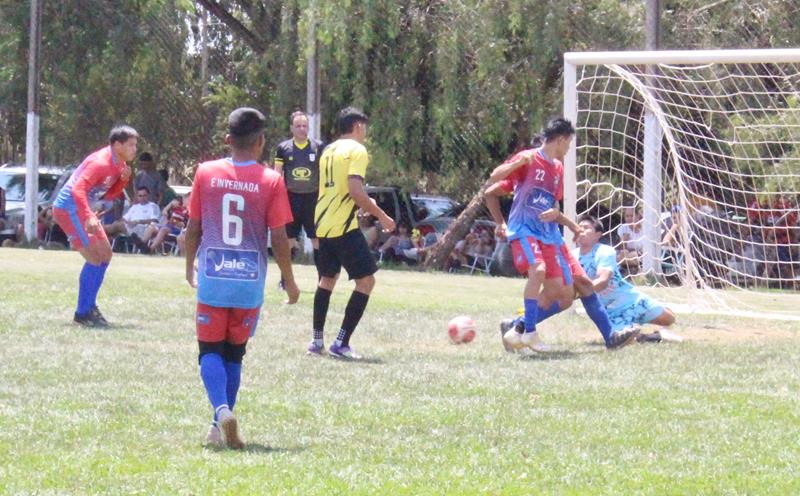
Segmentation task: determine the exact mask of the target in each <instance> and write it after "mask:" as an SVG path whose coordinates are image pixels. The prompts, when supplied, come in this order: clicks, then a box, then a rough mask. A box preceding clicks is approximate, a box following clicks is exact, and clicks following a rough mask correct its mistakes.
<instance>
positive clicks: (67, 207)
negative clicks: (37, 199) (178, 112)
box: [53, 126, 139, 327]
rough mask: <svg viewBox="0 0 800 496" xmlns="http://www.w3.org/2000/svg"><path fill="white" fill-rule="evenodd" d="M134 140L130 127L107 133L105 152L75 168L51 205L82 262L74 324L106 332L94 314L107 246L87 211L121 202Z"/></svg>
mask: <svg viewBox="0 0 800 496" xmlns="http://www.w3.org/2000/svg"><path fill="white" fill-rule="evenodd" d="M138 139H139V134H138V133H137V132H136V130H135V129H133V128H132V127H130V126H117V127H115V128H114V129H112V130H111V133H110V134H109V137H108V146H106V147H103V148H101V149H99V150H97V151H96V152H94V153H92V154H91V155H89V156H88V157H86V158H85V159H84V160H83V162H81V165H79V166H78V168H77V169H75V172H73V173H72V176H70V178H69V180H68V181H67V183H66V184H65V185H64V186H63V187H62V188H61V191H59V193H58V196H57V197H56V200H55V201H54V202H53V218H54V219H55V221H56V222H57V223H58V225H59V227H61V229H62V230H63V231H64V233H66V235H67V238H68V239H69V241H70V245H72V248H73V249H75V250H78V252H80V254H81V255H82V256H83V258H84V259H85V260H86V263H84V265H83V269H82V270H81V275H80V278H79V286H78V306H77V308H76V309H75V317H74V320H75V322H76V323H78V324H81V325H84V326H87V327H108V322H107V321H106V319H105V317H103V314H102V313H100V310H99V309H98V308H97V293H98V292H99V291H100V286H101V285H102V284H103V278H104V277H105V273H106V269H107V268H108V263H109V262H110V261H111V244H110V243H109V242H108V237H107V236H106V233H105V231H104V230H103V226H102V224H101V223H100V219H98V218H97V216H96V215H95V214H94V212H93V211H92V203H94V202H95V201H97V200H100V199H101V198H102V199H106V200H113V199H115V198H117V197H120V196H122V190H123V189H124V188H125V185H126V184H128V180H129V179H130V177H131V169H130V167H128V164H127V162H128V161H130V160H133V159H134V158H135V157H136V144H137V142H138Z"/></svg>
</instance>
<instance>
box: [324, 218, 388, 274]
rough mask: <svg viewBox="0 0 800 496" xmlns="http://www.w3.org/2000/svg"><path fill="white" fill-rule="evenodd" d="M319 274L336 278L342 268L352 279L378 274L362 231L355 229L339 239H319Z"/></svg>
mask: <svg viewBox="0 0 800 496" xmlns="http://www.w3.org/2000/svg"><path fill="white" fill-rule="evenodd" d="M318 263H319V274H320V275H321V276H323V277H335V276H336V275H337V274H338V273H339V272H341V270H342V267H344V270H346V271H347V276H348V277H349V278H350V279H361V278H362V277H367V276H371V275H372V274H374V273H376V272H378V265H377V264H376V263H375V258H374V257H373V256H372V253H370V252H369V247H368V246H367V240H366V238H364V234H362V233H361V229H354V230H352V231H350V232H349V233H347V234H345V235H344V236H339V237H337V238H319V259H318Z"/></svg>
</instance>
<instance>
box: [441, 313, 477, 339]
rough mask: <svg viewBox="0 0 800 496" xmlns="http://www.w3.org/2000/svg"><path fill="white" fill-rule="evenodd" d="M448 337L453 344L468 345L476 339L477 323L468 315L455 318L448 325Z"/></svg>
mask: <svg viewBox="0 0 800 496" xmlns="http://www.w3.org/2000/svg"><path fill="white" fill-rule="evenodd" d="M447 336H448V337H449V338H450V342H452V343H453V344H466V343H469V342H471V341H472V340H473V339H475V321H474V320H472V318H470V317H467V316H466V315H459V316H458V317H453V318H452V319H450V322H448V324H447Z"/></svg>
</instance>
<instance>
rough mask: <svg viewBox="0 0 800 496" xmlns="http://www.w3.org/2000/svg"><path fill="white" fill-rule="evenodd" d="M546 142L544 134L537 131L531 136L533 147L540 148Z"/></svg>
mask: <svg viewBox="0 0 800 496" xmlns="http://www.w3.org/2000/svg"><path fill="white" fill-rule="evenodd" d="M543 144H544V135H543V134H542V133H536V134H534V135H533V136H532V137H531V148H539V147H540V146H542V145H543Z"/></svg>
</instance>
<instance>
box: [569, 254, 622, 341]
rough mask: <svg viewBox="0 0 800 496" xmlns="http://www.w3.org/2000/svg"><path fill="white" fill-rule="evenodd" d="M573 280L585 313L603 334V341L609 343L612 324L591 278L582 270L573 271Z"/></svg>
mask: <svg viewBox="0 0 800 496" xmlns="http://www.w3.org/2000/svg"><path fill="white" fill-rule="evenodd" d="M572 277H573V280H574V284H575V290H576V291H577V292H578V295H580V298H581V303H583V308H584V309H586V314H587V315H588V316H589V318H590V319H592V322H594V325H595V326H596V327H597V330H598V331H600V334H601V335H602V336H603V341H604V342H605V344H606V346H608V345H609V344H610V343H611V335H612V325H611V321H610V320H609V317H608V313H607V312H606V309H605V307H604V306H603V304H602V303H601V302H600V298H599V297H598V296H597V293H595V291H594V285H593V284H592V280H591V279H589V277H588V276H587V275H586V273H585V272H583V271H582V270H581V271H580V272H579V273H574V272H573V276H572Z"/></svg>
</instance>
